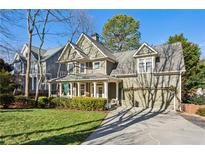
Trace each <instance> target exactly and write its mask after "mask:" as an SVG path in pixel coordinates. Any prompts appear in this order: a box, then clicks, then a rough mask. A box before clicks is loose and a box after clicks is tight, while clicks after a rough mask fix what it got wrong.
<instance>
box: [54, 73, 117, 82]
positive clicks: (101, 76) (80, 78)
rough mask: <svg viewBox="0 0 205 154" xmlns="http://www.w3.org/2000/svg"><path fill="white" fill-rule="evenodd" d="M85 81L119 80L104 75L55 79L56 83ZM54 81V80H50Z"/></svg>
mask: <svg viewBox="0 0 205 154" xmlns="http://www.w3.org/2000/svg"><path fill="white" fill-rule="evenodd" d="M83 80H92V81H93V80H119V79H117V78H115V77H111V76H109V75H104V74H102V73H93V74H69V75H67V76H65V77H61V78H58V79H55V81H83ZM50 81H52V80H50Z"/></svg>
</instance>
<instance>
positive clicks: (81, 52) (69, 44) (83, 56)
mask: <svg viewBox="0 0 205 154" xmlns="http://www.w3.org/2000/svg"><path fill="white" fill-rule="evenodd" d="M69 46H70V47H72V48H73V49H75V51H76V52H77V54H78V55H79V56H80V57H81V58H86V59H87V58H88V57H87V55H86V54H85V53H84V52H83V51H82V49H80V48H79V47H78V46H77V45H76V44H74V43H72V42H68V43H67V44H66V46H65V48H64V49H63V51H62V53H61V55H60V56H59V58H58V61H60V59H61V58H62V56H63V54H64V53H65V52H66V50H67V49H68V47H69Z"/></svg>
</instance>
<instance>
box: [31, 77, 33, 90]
mask: <svg viewBox="0 0 205 154" xmlns="http://www.w3.org/2000/svg"><path fill="white" fill-rule="evenodd" d="M31 83H32V84H31V89H32V90H34V77H33V76H32V77H31Z"/></svg>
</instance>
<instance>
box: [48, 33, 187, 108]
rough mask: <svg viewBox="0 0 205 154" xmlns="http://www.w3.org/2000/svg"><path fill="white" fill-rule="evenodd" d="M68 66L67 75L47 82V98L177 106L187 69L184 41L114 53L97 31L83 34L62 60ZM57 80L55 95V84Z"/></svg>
mask: <svg viewBox="0 0 205 154" xmlns="http://www.w3.org/2000/svg"><path fill="white" fill-rule="evenodd" d="M58 62H59V63H60V64H64V65H67V71H68V74H67V76H65V77H60V78H56V79H51V80H49V89H48V90H49V96H51V95H56V94H57V95H60V96H64V97H76V96H88V97H102V98H106V99H107V100H108V101H111V100H112V99H115V100H119V101H120V103H121V104H122V105H127V106H128V105H134V106H142V107H160V108H168V107H172V108H174V109H177V108H179V103H180V101H181V74H182V73H183V72H184V71H185V67H184V58H183V52H182V47H181V44H180V43H174V44H164V45H159V46H150V45H148V44H147V43H143V44H142V45H141V46H140V47H139V49H137V50H132V51H125V52H115V53H113V51H110V50H109V49H108V48H106V47H105V46H104V45H103V44H102V43H101V42H100V41H99V37H98V35H97V34H95V35H93V36H91V37H90V36H88V35H86V34H84V33H82V34H81V36H80V37H79V39H78V40H77V42H76V44H74V43H72V42H69V43H67V45H66V46H65V48H64V49H63V51H62V53H61V55H60V56H59V58H58ZM54 83H57V84H59V90H58V92H57V93H55V94H54V93H52V91H51V86H52V84H54Z"/></svg>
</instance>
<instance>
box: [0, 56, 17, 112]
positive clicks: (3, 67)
mask: <svg viewBox="0 0 205 154" xmlns="http://www.w3.org/2000/svg"><path fill="white" fill-rule="evenodd" d="M11 71H12V67H11V66H10V65H9V64H8V63H5V62H4V60H3V59H0V104H1V105H3V107H4V108H7V107H8V106H9V104H10V103H12V102H13V100H14V97H13V95H12V92H13V90H14V89H15V84H14V82H13V80H12V75H11V74H10V72H11Z"/></svg>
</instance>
